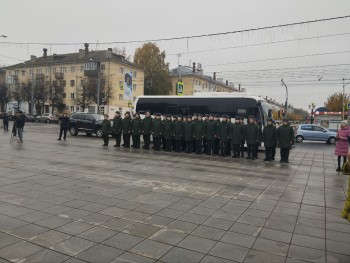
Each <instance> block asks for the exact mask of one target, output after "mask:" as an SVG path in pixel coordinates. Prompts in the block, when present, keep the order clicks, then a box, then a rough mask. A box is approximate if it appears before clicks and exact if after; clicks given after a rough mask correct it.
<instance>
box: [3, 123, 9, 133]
mask: <svg viewBox="0 0 350 263" xmlns="http://www.w3.org/2000/svg"><path fill="white" fill-rule="evenodd" d="M3 125H4V131H9V122H8V121H4V123H3Z"/></svg>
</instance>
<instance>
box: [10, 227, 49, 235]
mask: <svg viewBox="0 0 350 263" xmlns="http://www.w3.org/2000/svg"><path fill="white" fill-rule="evenodd" d="M48 230H49V229H48V228H46V227H42V226H38V225H34V224H29V225H25V226H22V227H19V228H16V229H14V230H11V231H10V232H9V233H10V234H11V235H14V236H17V237H20V238H31V237H33V236H37V235H39V234H41V233H44V232H46V231H48Z"/></svg>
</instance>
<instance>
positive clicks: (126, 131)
mask: <svg viewBox="0 0 350 263" xmlns="http://www.w3.org/2000/svg"><path fill="white" fill-rule="evenodd" d="M122 132H123V142H124V144H123V146H124V147H125V148H130V134H131V117H130V112H129V111H127V112H125V114H124V119H123V121H122Z"/></svg>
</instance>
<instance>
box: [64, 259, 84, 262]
mask: <svg viewBox="0 0 350 263" xmlns="http://www.w3.org/2000/svg"><path fill="white" fill-rule="evenodd" d="M64 263H86V261H82V260H80V259H77V258H71V259H68V260H67V261H65V262H64Z"/></svg>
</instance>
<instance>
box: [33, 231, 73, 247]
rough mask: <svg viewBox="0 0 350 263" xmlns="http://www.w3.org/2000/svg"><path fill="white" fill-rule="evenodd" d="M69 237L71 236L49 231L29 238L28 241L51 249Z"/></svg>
mask: <svg viewBox="0 0 350 263" xmlns="http://www.w3.org/2000/svg"><path fill="white" fill-rule="evenodd" d="M71 237H72V236H71V235H68V234H64V233H61V232H57V231H55V230H50V231H47V232H45V233H42V234H40V235H37V236H34V237H32V238H30V239H29V241H30V242H32V243H35V244H37V245H40V246H43V247H51V246H53V245H56V244H57V243H59V242H62V241H63V240H66V239H68V238H71Z"/></svg>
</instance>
